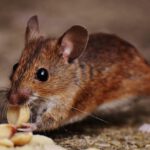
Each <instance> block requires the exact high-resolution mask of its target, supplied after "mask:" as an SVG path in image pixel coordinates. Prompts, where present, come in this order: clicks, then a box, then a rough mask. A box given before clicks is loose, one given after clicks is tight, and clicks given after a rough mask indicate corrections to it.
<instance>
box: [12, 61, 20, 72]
mask: <svg viewBox="0 0 150 150" xmlns="http://www.w3.org/2000/svg"><path fill="white" fill-rule="evenodd" d="M18 66H19V63H16V64H14V66H13V72H15V71H16V69H17V68H18Z"/></svg>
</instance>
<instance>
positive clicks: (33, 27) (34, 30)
mask: <svg viewBox="0 0 150 150" xmlns="http://www.w3.org/2000/svg"><path fill="white" fill-rule="evenodd" d="M39 33H40V30H39V22H38V17H37V16H32V17H31V18H30V19H29V20H28V22H27V27H26V33H25V44H28V43H29V42H30V41H33V40H36V39H38V38H39V37H40V34H39Z"/></svg>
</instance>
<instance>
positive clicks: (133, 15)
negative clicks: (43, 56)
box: [0, 0, 150, 88]
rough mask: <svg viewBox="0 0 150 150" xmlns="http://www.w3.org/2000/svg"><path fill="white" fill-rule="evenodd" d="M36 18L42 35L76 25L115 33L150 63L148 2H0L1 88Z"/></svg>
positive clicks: (61, 0) (89, 0) (0, 0)
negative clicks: (31, 21) (29, 24)
mask: <svg viewBox="0 0 150 150" xmlns="http://www.w3.org/2000/svg"><path fill="white" fill-rule="evenodd" d="M35 14H36V15H38V16H39V21H40V27H41V32H42V33H43V34H45V35H50V36H57V37H59V36H60V35H61V34H62V33H63V32H64V31H65V30H67V29H68V28H69V27H70V26H72V25H75V24H80V25H83V26H85V27H87V28H88V30H89V32H90V33H91V32H107V33H115V34H117V35H119V36H120V37H122V38H124V39H126V40H127V41H129V42H130V43H132V44H133V45H135V46H136V47H137V49H139V51H140V52H141V53H142V54H143V55H144V56H145V57H146V59H148V60H150V42H149V41H150V17H149V16H150V1H149V0H132V1H131V0H105V1H104V0H30V1H27V0H12V1H10V0H0V88H4V87H8V86H9V80H8V78H9V74H10V72H11V68H12V66H13V64H14V63H16V62H17V60H18V59H19V57H20V54H21V51H22V50H23V47H24V32H25V27H26V22H27V21H28V19H29V17H31V16H32V15H35Z"/></svg>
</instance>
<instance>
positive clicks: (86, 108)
mask: <svg viewBox="0 0 150 150" xmlns="http://www.w3.org/2000/svg"><path fill="white" fill-rule="evenodd" d="M149 82H150V66H149V65H148V63H147V62H146V61H145V59H144V58H143V57H142V56H141V55H140V54H139V52H138V51H137V49H136V48H135V47H134V46H132V45H131V44H129V43H128V42H126V41H124V40H122V39H121V38H119V37H117V36H115V35H111V34H105V33H97V34H91V35H88V31H87V30H86V29H85V28H84V27H81V26H73V27H71V28H70V29H69V30H67V31H66V32H65V33H64V34H63V35H62V36H61V37H60V38H58V39H57V38H49V37H48V38H45V37H44V36H41V35H40V32H39V24H38V19H37V16H33V17H31V18H30V20H29V21H28V24H27V28H26V34H25V48H24V50H23V53H22V55H21V58H20V60H19V61H18V63H17V64H16V65H14V67H13V72H12V74H11V88H10V90H9V93H8V101H9V103H10V104H12V105H22V104H24V103H27V104H28V105H29V106H30V107H31V111H32V116H31V121H32V123H34V124H35V125H36V126H37V130H38V131H41V130H52V129H55V128H58V127H60V126H62V125H64V124H68V123H72V122H75V121H78V120H81V119H83V118H85V117H86V116H88V115H89V114H91V113H92V112H94V111H95V110H96V109H97V108H98V107H99V106H101V105H102V104H103V103H106V102H109V101H115V100H116V99H122V98H124V97H125V98H130V97H135V96H139V95H148V94H149V91H150V85H149V84H147V83H149ZM83 112H85V113H83Z"/></svg>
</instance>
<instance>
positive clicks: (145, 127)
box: [139, 123, 150, 133]
mask: <svg viewBox="0 0 150 150" xmlns="http://www.w3.org/2000/svg"><path fill="white" fill-rule="evenodd" d="M139 131H141V132H145V133H150V124H147V123H144V124H143V125H142V126H140V128H139Z"/></svg>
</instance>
